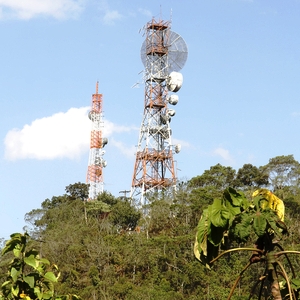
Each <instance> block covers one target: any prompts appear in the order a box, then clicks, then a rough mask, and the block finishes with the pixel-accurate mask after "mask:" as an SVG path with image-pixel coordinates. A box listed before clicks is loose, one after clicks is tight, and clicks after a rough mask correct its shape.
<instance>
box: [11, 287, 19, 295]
mask: <svg viewBox="0 0 300 300" xmlns="http://www.w3.org/2000/svg"><path fill="white" fill-rule="evenodd" d="M19 291H20V290H19V285H16V286H15V287H14V286H12V287H11V292H12V294H13V295H14V296H16V297H17V296H18V294H19Z"/></svg>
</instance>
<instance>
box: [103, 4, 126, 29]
mask: <svg viewBox="0 0 300 300" xmlns="http://www.w3.org/2000/svg"><path fill="white" fill-rule="evenodd" d="M99 9H100V11H101V12H103V13H104V16H103V22H104V24H106V25H113V24H114V23H115V21H117V20H120V19H122V18H123V15H122V14H120V13H119V12H118V11H117V10H112V9H111V8H110V6H109V4H108V2H107V0H101V1H99Z"/></svg>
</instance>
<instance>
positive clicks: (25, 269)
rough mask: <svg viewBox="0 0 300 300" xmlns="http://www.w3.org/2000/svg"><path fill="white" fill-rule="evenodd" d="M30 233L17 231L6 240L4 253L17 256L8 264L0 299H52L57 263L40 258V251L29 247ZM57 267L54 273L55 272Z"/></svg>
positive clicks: (56, 276) (56, 277)
mask: <svg viewBox="0 0 300 300" xmlns="http://www.w3.org/2000/svg"><path fill="white" fill-rule="evenodd" d="M28 239H29V236H28V234H27V233H25V234H20V233H15V234H12V235H11V239H10V240H9V241H7V243H6V245H5V247H4V248H3V250H2V255H5V254H7V253H9V252H12V253H13V255H14V258H13V259H12V261H11V262H10V263H9V265H8V268H9V271H8V276H7V278H6V281H5V282H4V283H3V284H2V286H1V293H2V294H1V295H0V299H19V298H25V299H52V297H53V295H54V285H53V283H55V282H57V279H58V277H59V273H58V274H57V275H55V273H54V272H56V273H57V272H58V270H57V267H56V266H55V265H52V266H50V262H49V261H48V260H47V259H44V258H40V257H39V255H38V251H36V250H34V249H30V250H27V249H26V247H27V243H28ZM52 270H54V272H53V271H52Z"/></svg>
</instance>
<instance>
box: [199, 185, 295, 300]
mask: <svg viewBox="0 0 300 300" xmlns="http://www.w3.org/2000/svg"><path fill="white" fill-rule="evenodd" d="M253 196H254V198H253V200H252V203H251V204H250V205H249V203H248V201H247V199H246V198H245V196H244V194H243V193H241V192H238V191H236V190H234V189H231V188H228V189H226V190H225V191H224V194H223V198H222V199H215V200H214V202H213V204H212V205H210V206H209V207H208V209H206V210H204V212H203V216H202V218H201V219H200V221H199V225H198V228H197V229H198V231H197V234H196V242H195V248H194V253H195V256H196V257H197V258H198V260H199V261H200V262H201V263H203V264H204V265H206V267H207V268H208V269H210V267H211V264H212V263H213V262H214V261H216V260H217V259H219V258H220V257H221V256H222V255H224V253H230V252H232V251H243V250H245V251H252V252H253V255H252V257H251V258H250V262H249V263H248V264H247V265H246V266H245V267H244V268H243V270H241V273H240V276H239V277H238V278H237V280H236V281H235V283H234V284H233V287H232V289H231V291H230V294H229V297H228V299H231V297H232V294H233V291H234V290H235V288H236V286H237V284H238V282H239V281H240V279H241V274H243V273H244V271H246V270H247V269H248V268H249V267H250V266H251V264H253V263H257V262H261V261H262V262H265V265H266V267H265V271H264V274H263V276H265V275H266V274H268V280H270V285H271V294H272V296H273V297H274V299H282V298H281V294H283V295H290V299H292V300H297V299H298V298H296V293H297V292H298V289H299V287H300V286H299V282H300V281H299V280H298V279H297V278H296V277H295V273H294V271H293V267H292V265H291V262H290V260H289V259H288V262H289V268H291V269H292V275H293V278H292V280H291V281H290V280H289V278H288V275H287V272H286V270H285V267H284V266H283V265H282V264H281V263H280V262H279V257H280V256H281V255H283V254H285V255H286V256H287V254H288V253H293V254H298V255H300V252H298V251H284V250H283V248H282V247H281V246H279V244H278V241H277V240H280V239H281V238H282V234H286V233H287V227H286V225H285V224H284V222H283V221H282V220H283V218H284V205H283V202H282V200H280V199H279V198H277V197H276V196H275V195H274V194H272V193H271V192H269V191H268V190H266V189H259V190H257V191H256V192H255V193H253ZM252 232H253V233H254V234H255V235H256V236H257V241H256V243H255V246H254V247H252V248H249V247H248V248H236V249H228V250H226V251H225V252H223V253H221V254H219V253H218V250H219V247H220V245H221V243H223V242H224V239H227V238H229V240H230V241H231V242H238V243H240V242H244V243H245V242H247V240H248V238H249V237H253V235H252ZM275 237H276V238H277V239H275V242H273V240H274V238H275ZM276 247H278V248H279V249H280V250H281V252H277V253H276V252H275V248H276ZM262 256H264V258H263V259H262ZM276 268H277V269H280V271H281V274H282V276H283V278H284V280H285V281H286V282H287V287H286V288H285V290H284V289H282V291H280V288H279V284H278V275H277V271H276ZM263 284H264V280H263V281H262V283H261V285H262V287H263ZM291 286H292V287H293V289H292V288H291ZM262 291H263V289H262V288H261V289H260V292H259V295H258V298H259V299H261V296H262ZM250 298H251V296H250Z"/></svg>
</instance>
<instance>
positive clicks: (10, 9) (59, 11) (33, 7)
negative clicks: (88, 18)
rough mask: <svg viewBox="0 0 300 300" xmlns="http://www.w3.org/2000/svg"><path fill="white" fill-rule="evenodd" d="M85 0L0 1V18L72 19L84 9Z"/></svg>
mask: <svg viewBox="0 0 300 300" xmlns="http://www.w3.org/2000/svg"><path fill="white" fill-rule="evenodd" d="M84 3H85V0H0V17H1V18H18V19H22V20H29V19H32V18H34V17H37V16H51V17H53V18H56V19H65V18H70V17H71V18H73V17H76V16H78V14H79V13H80V12H81V11H82V10H83V8H84Z"/></svg>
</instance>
